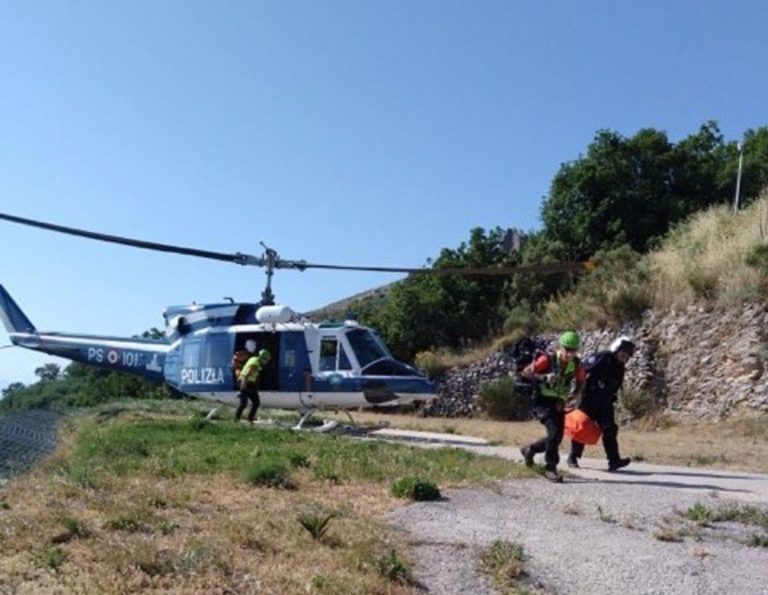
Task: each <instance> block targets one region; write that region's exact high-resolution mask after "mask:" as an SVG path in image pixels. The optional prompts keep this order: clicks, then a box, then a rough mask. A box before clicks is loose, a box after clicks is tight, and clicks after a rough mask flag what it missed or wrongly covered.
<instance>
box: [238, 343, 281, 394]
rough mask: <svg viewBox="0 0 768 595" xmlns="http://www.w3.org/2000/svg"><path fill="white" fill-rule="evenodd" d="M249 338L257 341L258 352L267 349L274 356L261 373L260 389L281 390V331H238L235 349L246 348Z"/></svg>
mask: <svg viewBox="0 0 768 595" xmlns="http://www.w3.org/2000/svg"><path fill="white" fill-rule="evenodd" d="M248 339H253V340H254V341H256V352H257V353H258V352H259V350H260V349H266V350H267V351H269V354H270V355H271V356H272V357H271V358H270V360H269V363H268V364H267V366H266V367H265V368H264V369H262V371H261V374H259V390H280V382H279V380H280V375H279V373H278V371H279V369H280V334H279V333H238V334H237V335H236V336H235V351H239V350H241V349H245V342H246V341H247V340H248Z"/></svg>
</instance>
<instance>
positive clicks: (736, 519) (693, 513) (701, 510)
mask: <svg viewBox="0 0 768 595" xmlns="http://www.w3.org/2000/svg"><path fill="white" fill-rule="evenodd" d="M683 516H684V517H685V518H686V519H688V520H691V521H694V522H696V523H699V524H700V525H710V524H712V523H722V522H732V523H741V524H744V525H757V526H758V527H762V528H763V529H765V530H766V531H768V510H765V509H762V508H758V507H756V506H748V505H739V504H724V505H721V506H717V507H709V506H706V505H704V504H701V503H696V504H694V505H693V506H691V507H690V508H689V509H688V510H686V511H685V512H684V513H683Z"/></svg>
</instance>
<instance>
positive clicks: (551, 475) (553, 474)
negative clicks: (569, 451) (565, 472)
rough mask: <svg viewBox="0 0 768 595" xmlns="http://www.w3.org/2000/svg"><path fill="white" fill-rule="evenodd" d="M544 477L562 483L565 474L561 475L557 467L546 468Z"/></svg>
mask: <svg viewBox="0 0 768 595" xmlns="http://www.w3.org/2000/svg"><path fill="white" fill-rule="evenodd" d="M544 477H546V478H547V479H548V480H549V481H552V482H554V483H562V482H563V476H562V475H560V474H559V473H558V472H557V470H555V469H544Z"/></svg>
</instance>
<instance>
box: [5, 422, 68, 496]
mask: <svg viewBox="0 0 768 595" xmlns="http://www.w3.org/2000/svg"><path fill="white" fill-rule="evenodd" d="M61 418H62V415H61V414H59V413H56V412H54V411H48V410H43V409H33V410H30V411H22V412H20V413H14V414H10V415H6V416H3V417H0V485H2V484H4V483H5V482H6V481H7V480H8V479H10V478H11V477H13V476H14V475H17V474H19V473H22V472H24V471H26V470H27V469H29V468H30V467H31V466H32V465H33V464H34V463H35V462H36V461H37V460H39V459H40V458H41V457H43V456H45V455H47V454H49V453H51V452H53V450H54V449H55V448H56V429H57V426H58V423H59V421H60V420H61Z"/></svg>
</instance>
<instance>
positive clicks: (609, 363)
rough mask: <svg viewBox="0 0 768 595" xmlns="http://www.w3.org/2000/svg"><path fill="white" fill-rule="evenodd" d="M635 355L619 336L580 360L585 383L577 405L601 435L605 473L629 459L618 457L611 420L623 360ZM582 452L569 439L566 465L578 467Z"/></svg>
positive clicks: (631, 345) (632, 346) (629, 342)
mask: <svg viewBox="0 0 768 595" xmlns="http://www.w3.org/2000/svg"><path fill="white" fill-rule="evenodd" d="M634 353H635V344H634V343H633V342H632V340H630V339H629V337H626V336H621V337H619V338H618V339H616V340H615V341H614V342H613V343H611V348H610V349H609V350H608V351H598V352H597V353H593V354H592V355H590V356H589V357H588V358H587V359H586V360H585V361H584V370H585V371H586V373H587V384H586V386H585V388H584V398H583V399H582V401H581V404H580V405H579V409H581V410H582V411H583V412H584V413H586V414H587V415H588V416H589V417H590V418H591V419H592V420H593V421H594V422H595V423H596V424H597V425H598V426H599V427H600V430H601V431H602V433H603V448H604V449H605V456H606V457H607V458H608V471H616V470H618V469H621V468H622V467H626V466H627V465H629V463H630V461H631V459H629V458H622V457H621V456H619V443H618V440H617V439H616V436H617V434H618V432H619V427H618V426H617V425H616V421H615V419H614V410H613V406H614V403H615V402H616V399H617V398H618V392H619V389H620V388H621V386H622V384H623V383H624V372H625V369H626V365H627V361H629V358H630V357H632V355H633V354H634ZM583 453H584V445H583V444H582V443H581V442H576V441H575V440H571V453H570V455H569V456H568V466H569V467H578V466H579V458H580V457H581V455H582V454H583Z"/></svg>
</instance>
